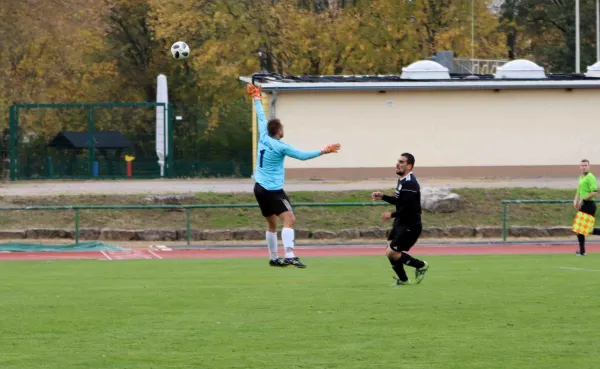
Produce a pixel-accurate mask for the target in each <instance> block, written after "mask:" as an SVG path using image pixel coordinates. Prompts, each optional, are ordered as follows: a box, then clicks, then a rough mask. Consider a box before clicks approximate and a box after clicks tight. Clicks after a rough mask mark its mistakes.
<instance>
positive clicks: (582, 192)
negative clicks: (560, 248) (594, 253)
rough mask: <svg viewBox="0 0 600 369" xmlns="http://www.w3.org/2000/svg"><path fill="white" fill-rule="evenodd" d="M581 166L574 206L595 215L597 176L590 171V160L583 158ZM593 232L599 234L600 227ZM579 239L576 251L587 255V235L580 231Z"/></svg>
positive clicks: (577, 253) (578, 253)
mask: <svg viewBox="0 0 600 369" xmlns="http://www.w3.org/2000/svg"><path fill="white" fill-rule="evenodd" d="M579 168H580V169H581V175H580V176H579V186H578V187H577V193H576V194H575V199H574V200H573V206H574V207H575V209H577V210H579V211H581V212H582V213H586V214H589V215H591V216H593V217H595V216H596V202H595V201H594V197H596V195H598V183H597V182H596V177H595V176H594V175H593V174H592V173H590V162H589V160H587V159H583V160H582V161H581V163H579ZM592 234H595V235H599V234H600V229H599V228H594V231H593V232H592ZM577 241H579V251H577V252H576V255H578V256H579V255H582V256H583V255H585V235H583V234H579V233H578V234H577Z"/></svg>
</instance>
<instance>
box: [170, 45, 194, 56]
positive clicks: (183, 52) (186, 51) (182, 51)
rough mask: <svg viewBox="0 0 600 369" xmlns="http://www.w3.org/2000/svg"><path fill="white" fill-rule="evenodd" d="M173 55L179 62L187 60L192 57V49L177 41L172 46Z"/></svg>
mask: <svg viewBox="0 0 600 369" xmlns="http://www.w3.org/2000/svg"><path fill="white" fill-rule="evenodd" d="M171 54H172V55H173V57H174V58H175V59H177V60H181V59H185V58H187V57H188V56H189V55H190V47H189V46H188V44H186V43H185V42H183V41H177V42H176V43H174V44H173V45H172V46H171Z"/></svg>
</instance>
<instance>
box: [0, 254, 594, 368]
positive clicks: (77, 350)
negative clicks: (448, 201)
mask: <svg viewBox="0 0 600 369" xmlns="http://www.w3.org/2000/svg"><path fill="white" fill-rule="evenodd" d="M417 250H418V249H417ZM303 260H304V261H305V262H306V263H307V264H308V265H309V266H308V268H307V269H303V270H302V269H295V268H285V269H276V268H270V267H268V266H267V260H266V258H260V259H194V260H129V261H55V262H48V261H43V262H31V261H28V262H5V263H2V266H1V268H0V278H1V280H2V281H3V282H2V283H1V284H0V312H1V313H0V367H1V368H3V369H17V368H18V369H22V368H36V369H65V368H95V369H101V368H107V369H108V368H110V369H116V368H127V369H134V368H140V369H141V368H144V369H148V368H178V369H183V368H190V369H191V368H194V369H196V368H214V369H217V368H257V369H258V368H261V369H262V368H311V369H314V368H344V369H354V368H356V369H359V368H360V369H365V368H386V369H389V368H427V369H436V368H440V369H441V368H444V369H447V368H457V369H458V368H460V369H465V368H546V369H547V368H569V367H577V368H598V367H600V350H598V349H597V345H598V342H599V341H600V330H599V326H600V324H599V323H600V309H598V306H599V305H600V294H599V293H598V286H599V285H600V284H599V282H598V278H599V277H600V266H598V265H599V261H600V257H598V256H597V255H595V254H591V255H588V256H586V257H575V256H574V255H573V254H569V255H564V254H562V255H561V254H553V255H515V256H513V255H503V256H428V257H427V258H426V260H427V261H429V262H430V264H431V269H430V271H429V272H428V273H427V275H426V277H425V279H424V281H423V283H422V284H420V285H416V286H399V287H392V286H391V283H392V282H393V280H392V278H391V277H392V275H393V273H392V270H391V268H390V266H389V263H388V262H387V260H386V259H385V257H384V256H383V250H382V256H381V257H357V256H353V257H321V258H304V259H303ZM410 271H411V272H412V269H411V270H410Z"/></svg>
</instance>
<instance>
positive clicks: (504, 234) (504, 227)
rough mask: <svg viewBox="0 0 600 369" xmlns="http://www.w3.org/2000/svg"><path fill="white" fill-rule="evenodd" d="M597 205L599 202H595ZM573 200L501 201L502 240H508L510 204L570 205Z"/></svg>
mask: <svg viewBox="0 0 600 369" xmlns="http://www.w3.org/2000/svg"><path fill="white" fill-rule="evenodd" d="M595 202H596V203H599V202H600V201H595ZM571 203H573V200H502V240H503V241H504V242H506V241H507V239H508V205H510V204H571Z"/></svg>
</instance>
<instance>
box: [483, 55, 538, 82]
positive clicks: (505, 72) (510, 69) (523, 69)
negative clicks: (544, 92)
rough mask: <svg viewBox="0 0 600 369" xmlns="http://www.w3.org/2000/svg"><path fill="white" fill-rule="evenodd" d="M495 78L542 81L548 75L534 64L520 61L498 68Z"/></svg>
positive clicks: (510, 62)
mask: <svg viewBox="0 0 600 369" xmlns="http://www.w3.org/2000/svg"><path fill="white" fill-rule="evenodd" d="M495 78H516V79H519V78H521V79H540V78H546V73H544V68H542V67H540V66H539V65H537V64H535V63H534V62H531V61H529V60H524V59H519V60H513V61H509V62H508V63H506V64H504V65H503V66H501V67H498V68H496V74H495Z"/></svg>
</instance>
